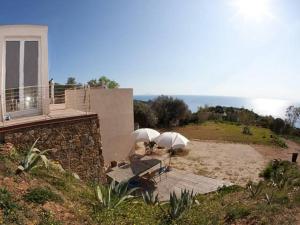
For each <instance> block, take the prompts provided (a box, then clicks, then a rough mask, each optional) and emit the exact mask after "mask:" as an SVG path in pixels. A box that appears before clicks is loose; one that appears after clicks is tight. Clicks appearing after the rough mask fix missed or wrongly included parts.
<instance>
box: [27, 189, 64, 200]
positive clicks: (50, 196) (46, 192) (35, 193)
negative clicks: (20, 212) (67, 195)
mask: <svg viewBox="0 0 300 225" xmlns="http://www.w3.org/2000/svg"><path fill="white" fill-rule="evenodd" d="M24 199H25V201H27V202H34V203H37V204H44V203H46V202H47V201H54V202H62V201H63V200H62V198H61V197H60V196H59V195H58V194H56V193H54V192H53V191H51V190H50V189H49V188H42V187H37V188H33V189H31V190H29V191H28V192H27V193H26V194H25V195H24Z"/></svg>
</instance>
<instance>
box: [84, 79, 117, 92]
mask: <svg viewBox="0 0 300 225" xmlns="http://www.w3.org/2000/svg"><path fill="white" fill-rule="evenodd" d="M87 83H88V85H90V86H91V87H97V86H106V87H107V88H109V89H112V88H118V87H119V86H120V85H119V84H118V83H117V82H116V81H114V80H111V79H109V78H107V77H106V76H101V77H100V78H99V79H98V80H97V79H92V80H90V81H88V82H87Z"/></svg>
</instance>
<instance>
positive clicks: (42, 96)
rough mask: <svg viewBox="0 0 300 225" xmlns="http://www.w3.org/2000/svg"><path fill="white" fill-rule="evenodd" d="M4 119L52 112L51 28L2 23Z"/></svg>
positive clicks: (0, 56)
mask: <svg viewBox="0 0 300 225" xmlns="http://www.w3.org/2000/svg"><path fill="white" fill-rule="evenodd" d="M0 90H1V91H0V94H1V96H0V98H1V111H0V115H1V119H3V118H5V117H7V116H10V117H12V118H16V117H20V116H25V115H26V116H27V115H41V114H47V113H48V112H49V85H48V27H47V26H36V25H4V26H0Z"/></svg>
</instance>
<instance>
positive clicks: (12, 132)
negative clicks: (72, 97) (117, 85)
mask: <svg viewBox="0 0 300 225" xmlns="http://www.w3.org/2000/svg"><path fill="white" fill-rule="evenodd" d="M3 134H4V141H5V142H6V143H12V144H13V145H14V146H15V147H16V148H17V149H20V150H22V151H28V149H29V148H30V146H31V145H32V144H33V143H34V141H35V140H37V139H38V142H37V145H36V147H37V148H38V149H40V150H45V149H52V151H50V152H49V153H48V156H49V158H51V159H53V160H56V161H58V162H59V163H60V164H61V165H62V167H63V168H64V169H65V170H69V171H70V172H73V173H77V174H78V175H79V177H80V178H81V179H83V180H97V181H100V182H102V183H103V182H105V181H106V179H105V172H104V160H103V156H102V145H101V137H100V129H99V120H98V117H97V115H96V114H93V115H86V116H77V117H73V118H64V119H53V120H48V121H39V122H35V123H32V124H27V125H26V126H21V127H15V128H13V129H7V131H5V132H3Z"/></svg>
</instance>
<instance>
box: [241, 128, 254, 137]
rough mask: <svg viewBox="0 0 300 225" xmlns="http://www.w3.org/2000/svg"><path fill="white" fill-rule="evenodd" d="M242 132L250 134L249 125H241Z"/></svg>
mask: <svg viewBox="0 0 300 225" xmlns="http://www.w3.org/2000/svg"><path fill="white" fill-rule="evenodd" d="M242 133H243V134H246V135H252V132H251V130H250V127H248V126H245V127H243V132H242Z"/></svg>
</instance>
